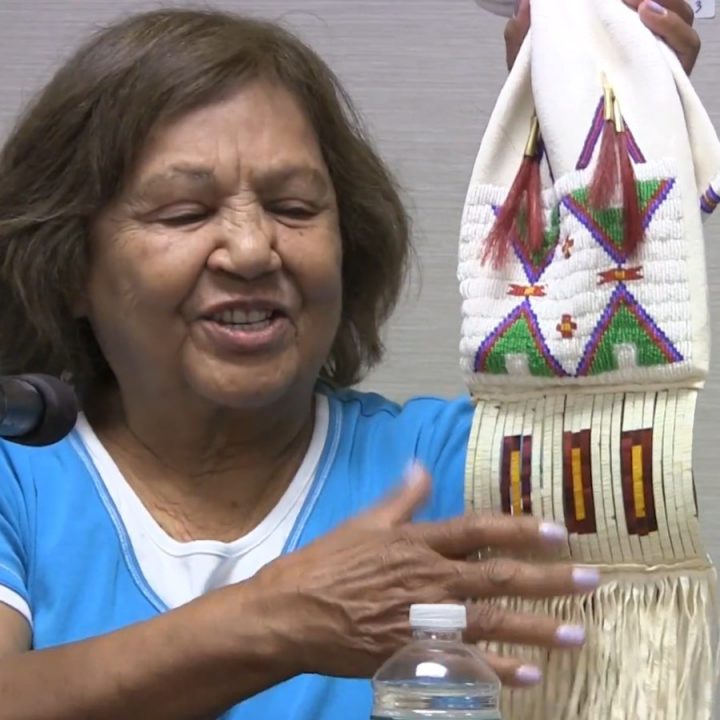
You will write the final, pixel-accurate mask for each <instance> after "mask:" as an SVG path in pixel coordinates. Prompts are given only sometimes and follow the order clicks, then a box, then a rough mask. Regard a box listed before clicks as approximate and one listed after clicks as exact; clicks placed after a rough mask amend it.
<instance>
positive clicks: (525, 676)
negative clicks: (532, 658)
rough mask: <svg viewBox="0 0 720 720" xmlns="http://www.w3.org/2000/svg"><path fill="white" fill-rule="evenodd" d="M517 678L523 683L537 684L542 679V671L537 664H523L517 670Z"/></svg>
mask: <svg viewBox="0 0 720 720" xmlns="http://www.w3.org/2000/svg"><path fill="white" fill-rule="evenodd" d="M515 680H517V681H518V682H519V683H520V684H521V685H537V684H538V683H539V682H540V681H541V680H542V673H541V672H540V668H539V667H535V665H521V666H520V667H519V668H518V669H517V670H516V671H515Z"/></svg>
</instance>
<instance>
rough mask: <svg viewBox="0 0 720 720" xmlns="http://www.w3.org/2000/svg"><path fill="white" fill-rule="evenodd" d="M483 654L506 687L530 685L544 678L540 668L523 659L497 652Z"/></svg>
mask: <svg viewBox="0 0 720 720" xmlns="http://www.w3.org/2000/svg"><path fill="white" fill-rule="evenodd" d="M483 656H484V657H485V659H486V660H487V662H488V665H490V667H491V668H492V669H493V670H494V671H495V674H496V675H497V676H498V677H499V678H500V681H501V682H502V684H503V686H505V687H515V688H523V687H530V686H532V685H537V684H538V683H539V682H540V681H541V680H542V673H541V672H540V668H537V667H535V666H534V665H527V664H525V663H523V661H522V660H519V659H517V658H509V657H501V656H500V655H496V654H495V653H483Z"/></svg>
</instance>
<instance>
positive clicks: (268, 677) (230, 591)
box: [0, 583, 296, 720]
mask: <svg viewBox="0 0 720 720" xmlns="http://www.w3.org/2000/svg"><path fill="white" fill-rule="evenodd" d="M271 618H272V612H271V611H270V610H269V608H266V603H265V598H262V597H260V596H259V594H258V592H257V591H256V588H255V587H254V586H253V584H252V583H245V584H243V585H238V586H234V587H230V588H227V589H225V590H222V591H219V592H215V593H212V594H209V595H207V596H205V597H203V598H201V599H199V600H197V601H195V602H192V603H189V604H188V605H185V606H183V607H181V608H179V609H177V610H173V611H170V612H168V613H166V614H164V615H161V616H160V617H158V618H156V619H153V620H149V621H147V622H142V623H139V624H137V625H133V626H131V627H128V628H126V629H123V630H119V631H117V632H113V633H110V634H108V635H103V636H100V637H97V638H93V639H91V640H85V641H83V642H77V643H72V644H68V645H63V646H59V647H57V648H53V649H49V650H41V651H37V652H23V651H26V650H27V648H28V646H29V635H30V634H29V628H28V626H27V623H26V621H25V619H24V618H23V617H22V616H21V615H20V614H18V613H16V612H15V611H14V610H11V609H10V608H6V607H0V638H2V641H1V642H0V718H2V720H15V719H17V720H20V719H21V718H22V720H41V719H42V720H65V719H66V718H67V720H70V719H71V718H72V719H73V720H77V718H97V719H98V720H100V719H102V720H115V718H117V719H118V720H120V719H121V718H122V719H123V720H126V719H127V718H137V719H138V720H141V719H143V718H147V719H148V720H150V719H153V720H165V719H167V720H170V719H172V720H186V719H187V720H191V719H194V718H207V717H217V716H218V715H220V714H221V713H222V712H223V711H224V710H225V709H227V708H228V707H230V706H232V705H234V704H235V703H237V702H239V701H240V700H242V699H243V698H246V697H249V696H251V695H254V694H255V693H257V692H259V691H260V690H263V689H264V688H267V687H269V686H271V685H274V684H276V683H279V682H281V681H282V680H284V679H286V678H288V677H290V676H291V675H293V674H295V671H296V670H295V668H293V667H292V660H293V658H294V657H295V656H294V655H293V653H291V652H288V651H289V648H288V647H287V645H286V644H284V640H283V638H284V637H287V636H288V634H287V633H285V634H284V635H283V634H280V633H276V632H274V629H273V624H272V619H271Z"/></svg>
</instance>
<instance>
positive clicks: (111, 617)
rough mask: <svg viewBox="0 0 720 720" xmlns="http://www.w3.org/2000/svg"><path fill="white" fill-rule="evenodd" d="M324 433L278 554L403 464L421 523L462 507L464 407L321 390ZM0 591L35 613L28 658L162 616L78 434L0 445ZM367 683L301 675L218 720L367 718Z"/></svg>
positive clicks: (371, 498)
mask: <svg viewBox="0 0 720 720" xmlns="http://www.w3.org/2000/svg"><path fill="white" fill-rule="evenodd" d="M322 392H324V393H325V394H326V395H327V396H328V401H329V428H328V433H327V438H326V440H325V446H324V449H323V452H322V456H321V459H320V463H319V465H318V467H317V470H316V472H315V476H314V480H313V485H312V487H311V488H310V491H309V493H308V495H307V498H306V500H305V504H304V506H303V508H302V510H301V512H300V514H299V516H298V519H297V521H296V523H295V526H294V528H293V530H292V532H291V534H290V537H289V539H288V541H287V544H286V546H285V550H284V552H286V553H287V552H292V551H293V550H295V549H297V548H299V547H302V546H303V545H307V544H308V543H310V542H312V541H313V540H314V539H315V538H317V537H319V536H321V535H324V534H326V533H327V532H329V531H330V530H332V529H333V528H335V527H337V526H338V525H340V524H341V523H343V522H344V521H345V520H347V519H348V518H350V517H352V516H354V515H357V514H358V513H359V512H361V511H363V510H365V509H367V508H368V507H369V506H371V505H373V504H374V503H376V502H377V501H379V500H380V499H381V498H382V497H383V496H384V495H386V494H387V493H388V492H389V491H390V490H391V489H392V488H394V487H395V486H396V485H397V483H398V481H399V479H400V478H401V476H402V475H403V472H404V470H405V469H406V467H407V465H408V463H409V461H411V460H413V459H418V460H419V461H420V462H422V463H423V464H424V465H425V466H426V467H427V468H428V469H429V470H430V472H431V473H432V476H433V479H434V484H433V491H432V497H431V499H430V501H429V502H428V503H427V505H426V507H425V508H424V509H423V510H422V511H421V512H420V513H419V514H418V519H423V520H443V519H447V518H450V517H454V516H457V515H459V514H461V513H462V511H463V497H464V492H463V485H464V482H463V479H464V467H465V455H466V450H467V443H468V437H469V433H470V424H471V421H472V408H471V404H470V402H469V401H468V400H467V399H460V400H457V401H453V402H448V401H444V400H439V399H434V398H418V399H414V400H411V401H409V402H407V403H406V404H405V405H403V406H399V405H397V404H394V403H392V402H390V401H388V400H387V399H385V398H383V397H381V396H379V395H374V394H365V393H359V392H355V391H341V392H331V391H328V390H327V389H325V390H322ZM0 586H2V587H5V588H7V589H9V590H10V591H12V592H13V593H16V594H17V595H19V596H20V597H21V598H23V599H24V600H25V601H26V602H27V604H28V606H29V608H30V610H31V613H32V619H33V647H34V648H35V649H37V650H40V649H43V648H48V647H53V646H56V645H60V644H63V643H68V642H72V641H77V640H83V639H86V638H89V637H92V636H96V635H101V634H105V633H108V632H111V631H113V630H116V629H119V628H122V627H125V626H127V625H130V624H132V623H136V622H140V621H143V620H148V619H150V618H153V617H155V616H157V615H159V614H160V613H162V612H164V611H166V610H167V607H166V606H165V605H164V604H163V602H162V601H161V600H160V599H159V598H158V597H157V595H156V594H155V592H154V591H153V589H152V588H151V587H150V586H149V583H148V582H147V580H146V579H145V578H144V577H143V574H142V572H141V569H140V566H139V564H138V562H137V559H136V558H135V556H134V553H133V550H132V546H131V543H130V542H129V539H128V536H127V532H126V530H125V528H124V526H123V522H122V519H121V518H120V515H119V513H118V512H117V508H115V507H114V505H113V503H112V500H111V499H110V497H109V495H108V493H107V491H106V490H105V487H104V485H103V483H102V481H101V480H100V478H99V477H98V474H97V471H96V470H95V467H94V466H93V463H92V461H91V460H90V457H89V456H88V453H87V451H86V450H85V448H84V446H83V444H82V442H81V441H80V438H79V436H78V434H77V432H76V431H74V432H73V433H72V434H71V435H70V436H69V437H68V438H66V439H65V440H63V441H61V442H59V443H57V444H56V445H53V446H51V447H47V448H37V449H30V448H24V447H22V446H19V445H13V444H10V443H2V442H0ZM370 708H371V689H370V683H369V682H368V681H367V680H348V679H338V678H330V677H322V676H317V675H302V676H299V677H296V678H293V679H291V680H289V681H287V682H284V683H282V684H280V685H277V686H275V687H273V688H270V689H268V690H266V691H264V692H262V693H260V694H258V695H256V696H255V697H253V698H250V699H249V700H246V701H245V702H242V703H240V704H239V705H237V706H235V707H234V708H232V709H231V710H229V711H228V712H227V713H225V715H223V718H225V719H227V720H258V719H259V718H262V719H263V720H337V718H339V717H342V718H343V719H344V720H368V718H369V715H370Z"/></svg>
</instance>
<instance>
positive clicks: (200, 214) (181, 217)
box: [158, 210, 210, 227]
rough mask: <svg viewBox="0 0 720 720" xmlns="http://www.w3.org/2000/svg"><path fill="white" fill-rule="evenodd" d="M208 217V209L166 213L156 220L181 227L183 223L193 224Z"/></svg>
mask: <svg viewBox="0 0 720 720" xmlns="http://www.w3.org/2000/svg"><path fill="white" fill-rule="evenodd" d="M208 217H210V211H209V210H196V211H193V212H184V213H180V214H178V215H167V216H165V217H161V218H159V219H158V222H160V223H162V224H163V225H167V226H168V227H182V226H183V225H194V224H196V223H199V222H202V221H203V220H207V218H208Z"/></svg>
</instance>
